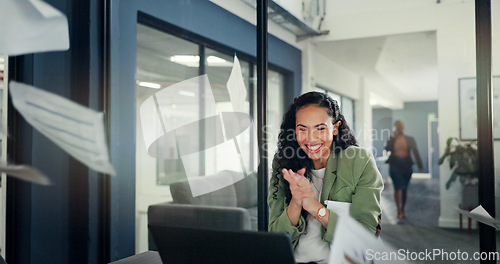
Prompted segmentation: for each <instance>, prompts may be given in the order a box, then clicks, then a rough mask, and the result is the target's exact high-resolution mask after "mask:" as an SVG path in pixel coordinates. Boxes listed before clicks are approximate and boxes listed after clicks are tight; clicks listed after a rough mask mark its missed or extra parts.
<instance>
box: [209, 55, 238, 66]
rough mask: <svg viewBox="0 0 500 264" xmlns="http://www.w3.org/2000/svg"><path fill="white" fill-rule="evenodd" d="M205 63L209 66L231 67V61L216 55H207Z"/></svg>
mask: <svg viewBox="0 0 500 264" xmlns="http://www.w3.org/2000/svg"><path fill="white" fill-rule="evenodd" d="M207 64H208V66H211V67H232V66H233V63H232V62H229V61H227V60H225V59H222V58H219V57H217V56H208V57H207Z"/></svg>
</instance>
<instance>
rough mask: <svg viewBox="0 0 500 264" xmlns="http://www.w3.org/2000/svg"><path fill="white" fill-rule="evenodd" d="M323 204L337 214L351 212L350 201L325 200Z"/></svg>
mask: <svg viewBox="0 0 500 264" xmlns="http://www.w3.org/2000/svg"><path fill="white" fill-rule="evenodd" d="M325 204H326V209H328V210H330V211H332V212H334V213H336V214H338V215H349V213H350V212H351V203H346V202H337V201H330V200H325Z"/></svg>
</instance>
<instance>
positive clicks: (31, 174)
mask: <svg viewBox="0 0 500 264" xmlns="http://www.w3.org/2000/svg"><path fill="white" fill-rule="evenodd" d="M1 172H4V173H6V174H7V175H8V176H11V177H14V178H17V179H20V180H23V181H28V182H32V183H37V184H41V185H49V184H50V183H51V182H50V179H49V178H48V177H47V176H45V175H44V174H43V173H41V172H40V171H38V170H37V169H35V168H32V167H30V166H26V165H13V164H5V163H3V162H2V163H0V173H1Z"/></svg>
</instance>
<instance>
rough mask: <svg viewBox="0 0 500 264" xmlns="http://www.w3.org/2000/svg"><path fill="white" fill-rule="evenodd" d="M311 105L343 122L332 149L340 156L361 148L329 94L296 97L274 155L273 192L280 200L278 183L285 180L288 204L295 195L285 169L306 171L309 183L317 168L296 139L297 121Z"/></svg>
mask: <svg viewBox="0 0 500 264" xmlns="http://www.w3.org/2000/svg"><path fill="white" fill-rule="evenodd" d="M309 105H316V106H318V107H324V108H326V112H327V114H328V116H330V117H331V118H332V119H333V124H335V123H337V122H338V121H340V126H339V128H338V131H339V133H338V134H337V135H336V136H334V138H333V144H332V148H333V151H334V152H335V153H339V152H340V151H341V150H343V149H346V148H347V147H349V146H357V142H356V138H355V137H354V133H353V132H352V130H351V129H350V128H349V126H348V124H347V122H346V121H345V118H344V116H343V115H342V114H341V113H340V109H339V104H338V103H337V101H335V100H333V99H332V98H331V97H330V96H328V95H327V94H326V93H320V92H308V93H305V94H303V95H301V96H299V97H296V98H295V99H294V100H293V103H292V104H291V105H290V108H289V109H288V111H287V112H286V113H285V114H284V115H283V122H282V123H281V131H280V133H279V136H278V150H277V151H276V154H275V156H274V162H276V163H277V165H274V166H273V171H272V177H273V178H274V177H276V179H275V181H274V187H275V191H274V192H273V198H274V199H276V197H277V196H276V193H277V191H278V183H279V181H280V180H282V181H284V186H285V194H286V202H287V203H290V201H291V199H292V193H291V192H290V187H289V185H288V182H287V181H286V180H284V179H283V178H282V176H281V170H282V169H283V168H286V169H291V170H293V171H295V172H296V171H298V170H300V169H302V168H306V173H305V176H306V178H307V179H309V181H311V179H312V176H311V170H312V169H314V164H313V161H312V160H311V159H310V158H309V157H308V156H307V154H306V153H305V152H304V151H303V150H302V149H301V148H300V146H299V143H298V142H297V139H296V137H295V121H296V120H295V119H296V115H297V112H298V111H299V110H300V109H302V108H304V107H306V106H309ZM303 213H304V210H303ZM305 213H307V212H305Z"/></svg>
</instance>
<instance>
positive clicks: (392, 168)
mask: <svg viewBox="0 0 500 264" xmlns="http://www.w3.org/2000/svg"><path fill="white" fill-rule="evenodd" d="M404 129H405V126H404V124H403V122H402V121H401V120H396V122H394V132H393V133H392V136H391V138H390V139H389V140H388V141H387V144H386V146H385V149H386V150H387V151H390V152H391V155H390V156H389V159H387V161H386V162H387V163H389V175H390V176H391V179H392V183H393V185H394V201H395V203H396V207H397V209H398V215H397V217H398V219H403V218H406V213H405V204H406V200H407V199H408V185H409V183H410V179H411V175H412V173H413V168H412V166H413V164H414V162H413V159H412V157H411V155H410V152H412V153H413V157H414V158H415V160H416V161H417V166H418V170H419V172H422V171H423V166H422V160H421V159H420V155H419V154H418V149H417V144H416V142H415V139H414V138H413V137H411V136H408V135H405V134H404V133H403V132H404Z"/></svg>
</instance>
